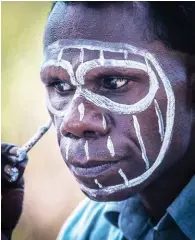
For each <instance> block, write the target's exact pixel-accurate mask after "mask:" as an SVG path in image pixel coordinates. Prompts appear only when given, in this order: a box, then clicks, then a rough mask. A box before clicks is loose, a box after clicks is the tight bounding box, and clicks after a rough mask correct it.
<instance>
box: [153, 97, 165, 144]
mask: <svg viewBox="0 0 195 240" xmlns="http://www.w3.org/2000/svg"><path fill="white" fill-rule="evenodd" d="M154 105H155V111H156V115H157V118H158V127H159V133H160V139H161V141H163V139H164V135H165V130H164V129H165V127H164V121H163V117H162V113H161V110H160V107H159V105H158V102H157V101H156V99H154Z"/></svg>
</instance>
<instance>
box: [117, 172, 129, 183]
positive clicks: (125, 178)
mask: <svg viewBox="0 0 195 240" xmlns="http://www.w3.org/2000/svg"><path fill="white" fill-rule="evenodd" d="M118 173H119V174H120V175H121V177H122V178H123V180H124V183H125V186H127V187H128V186H129V181H128V179H127V176H126V175H125V174H124V172H123V170H122V169H121V168H120V169H119V171H118Z"/></svg>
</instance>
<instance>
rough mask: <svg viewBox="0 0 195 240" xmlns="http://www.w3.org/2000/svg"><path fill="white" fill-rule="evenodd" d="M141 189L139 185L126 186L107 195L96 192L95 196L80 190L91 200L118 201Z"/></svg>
mask: <svg viewBox="0 0 195 240" xmlns="http://www.w3.org/2000/svg"><path fill="white" fill-rule="evenodd" d="M141 190H142V188H141V185H140V186H139V187H138V186H137V187H134V188H127V189H124V190H121V191H117V192H114V193H111V194H108V195H105V194H97V195H96V196H92V195H90V194H89V193H87V192H85V191H83V190H82V192H83V193H84V194H85V195H86V196H87V197H88V198H90V199H91V200H93V201H97V202H118V201H124V200H126V199H128V198H130V197H132V196H133V195H135V194H137V193H139V192H140V191H141Z"/></svg>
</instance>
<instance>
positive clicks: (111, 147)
mask: <svg viewBox="0 0 195 240" xmlns="http://www.w3.org/2000/svg"><path fill="white" fill-rule="evenodd" d="M107 148H108V150H109V152H110V155H111V156H112V157H114V155H115V151H114V145H113V142H112V139H111V137H110V136H108V140H107Z"/></svg>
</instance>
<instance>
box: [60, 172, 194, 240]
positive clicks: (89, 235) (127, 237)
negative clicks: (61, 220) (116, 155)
mask: <svg viewBox="0 0 195 240" xmlns="http://www.w3.org/2000/svg"><path fill="white" fill-rule="evenodd" d="M173 239H174V240H187V239H190V240H195V176H194V177H193V178H192V179H191V181H190V182H189V183H188V185H187V186H186V187H185V188H184V189H183V191H182V192H181V193H180V195H179V196H178V197H177V198H176V199H175V201H174V202H173V203H172V204H171V205H170V206H169V207H168V208H167V212H166V214H165V215H164V216H163V217H162V219H161V220H160V221H159V223H158V224H157V225H156V226H154V225H152V223H151V220H150V218H149V216H148V215H147V213H146V211H145V209H144V206H143V205H142V204H141V201H140V200H139V197H138V196H133V197H131V198H129V199H127V200H125V201H121V202H109V203H99V202H94V201H92V200H89V199H86V200H84V201H83V202H82V203H81V204H80V205H79V206H78V207H77V208H76V210H75V211H74V212H73V214H72V215H71V216H70V217H69V218H68V220H67V221H66V223H65V224H64V226H63V227H62V229H61V231H60V233H59V235H58V238H57V240H173Z"/></svg>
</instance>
